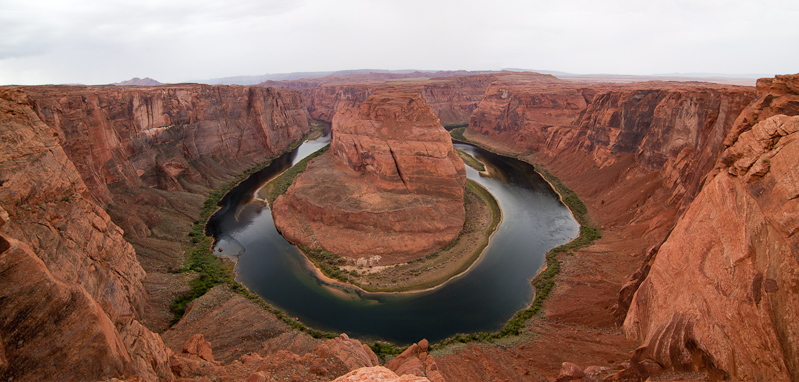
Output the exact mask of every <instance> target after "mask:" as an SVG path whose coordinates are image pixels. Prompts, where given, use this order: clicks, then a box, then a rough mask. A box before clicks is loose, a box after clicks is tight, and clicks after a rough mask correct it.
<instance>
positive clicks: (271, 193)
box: [264, 145, 330, 206]
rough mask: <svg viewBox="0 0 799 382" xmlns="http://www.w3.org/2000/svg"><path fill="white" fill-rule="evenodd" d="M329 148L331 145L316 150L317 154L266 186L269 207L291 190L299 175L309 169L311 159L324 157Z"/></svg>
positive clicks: (298, 163) (309, 156)
mask: <svg viewBox="0 0 799 382" xmlns="http://www.w3.org/2000/svg"><path fill="white" fill-rule="evenodd" d="M329 148H330V145H327V146H325V147H322V148H321V149H319V150H316V152H314V153H313V154H311V155H308V156H307V157H305V158H304V159H303V160H301V161H299V162H297V164H295V165H294V166H291V168H289V169H288V170H286V171H284V172H283V173H282V174H280V175H279V176H278V177H276V178H275V179H273V180H271V181H270V182H269V183H268V184H267V185H266V186H264V189H265V191H266V200H267V202H269V205H270V206H271V205H272V203H274V201H275V199H277V197H278V196H280V195H283V194H285V193H286V190H288V189H289V186H291V183H292V182H294V178H296V177H297V175H300V173H302V172H303V171H305V169H306V168H307V167H308V162H310V161H311V159H314V158H316V157H318V156H320V155H322V154H323V153H325V152H326V151H327V150H328V149H329Z"/></svg>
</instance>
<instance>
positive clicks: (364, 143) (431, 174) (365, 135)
mask: <svg viewBox="0 0 799 382" xmlns="http://www.w3.org/2000/svg"><path fill="white" fill-rule="evenodd" d="M332 134H333V140H332V143H331V149H330V152H329V153H326V154H324V155H322V156H321V157H319V158H317V159H315V160H314V161H313V162H311V163H310V164H309V165H308V168H307V170H306V171H305V172H304V173H302V174H301V175H300V176H298V177H297V179H296V180H295V182H294V184H293V185H292V186H291V187H290V188H289V190H288V191H287V192H286V194H285V195H283V196H280V197H278V199H277V200H276V201H275V203H274V205H273V209H272V213H273V216H274V217H275V225H276V226H277V228H278V229H279V230H280V232H281V233H282V234H283V235H284V236H285V237H286V238H287V239H288V240H289V241H291V242H294V243H298V244H302V245H303V246H305V247H307V248H310V249H312V250H325V251H329V252H332V253H334V254H337V255H341V256H344V257H346V258H348V259H350V260H351V261H352V262H355V263H357V264H361V263H363V265H384V264H394V263H398V262H404V261H408V260H411V259H414V258H418V257H420V256H424V255H427V254H429V253H431V252H432V251H434V250H435V249H436V248H440V247H442V246H444V245H446V244H448V243H450V242H451V241H452V240H454V239H455V238H456V237H457V236H458V234H459V233H460V231H461V229H462V227H463V222H464V219H465V210H464V206H463V195H464V184H465V178H466V171H465V168H464V165H463V161H461V159H460V158H459V157H458V155H457V154H456V153H455V151H454V150H453V148H452V143H451V141H450V138H449V135H448V134H447V132H446V131H445V130H444V129H443V128H442V127H441V124H440V123H439V120H438V118H436V116H435V115H434V114H433V112H432V110H431V109H430V107H429V106H428V105H427V104H426V103H425V101H424V100H423V99H422V97H421V96H420V95H419V93H418V92H415V91H413V90H410V91H409V90H405V89H384V90H382V91H379V92H375V94H373V95H371V96H370V97H369V98H368V99H367V100H366V101H365V102H363V103H362V104H360V105H358V104H357V103H350V104H349V105H347V106H346V107H343V108H341V109H340V110H339V112H338V114H337V115H336V118H335V119H334V121H333V131H332Z"/></svg>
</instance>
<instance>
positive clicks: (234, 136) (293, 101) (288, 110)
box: [25, 84, 308, 203]
mask: <svg viewBox="0 0 799 382" xmlns="http://www.w3.org/2000/svg"><path fill="white" fill-rule="evenodd" d="M25 91H26V92H27V93H28V94H30V96H31V98H33V99H34V100H35V109H36V111H37V113H38V114H39V117H40V118H41V119H42V120H43V121H44V122H45V123H47V124H48V125H49V126H51V127H52V128H53V129H54V130H55V131H56V132H57V133H58V136H59V138H60V140H61V143H62V145H63V147H64V150H65V151H66V152H67V155H68V156H69V157H70V159H71V160H72V161H73V162H74V163H75V165H76V167H77V168H78V171H79V172H80V173H81V176H82V177H83V180H84V182H85V183H86V184H87V185H88V186H89V189H90V191H91V192H92V194H93V195H94V196H95V197H96V198H98V200H100V201H102V202H105V203H107V202H110V201H112V200H113V196H112V195H111V191H109V190H108V186H107V185H108V184H111V183H117V182H121V183H123V184H125V185H127V186H132V187H138V186H148V187H158V188H161V189H165V190H183V186H182V184H181V180H180V179H181V178H187V179H189V181H190V182H191V183H200V184H205V185H208V184H213V178H214V177H217V178H219V177H221V174H220V172H221V173H222V174H224V173H232V172H235V170H234V171H231V170H230V169H225V168H224V167H235V168H243V167H244V166H245V165H246V164H250V163H252V162H255V161H258V160H263V159H264V158H267V157H269V156H270V155H272V154H275V153H278V152H281V151H283V150H284V149H285V148H286V147H287V146H288V145H289V144H291V143H292V142H295V141H297V140H298V139H299V138H300V137H302V136H303V134H305V133H307V132H308V119H307V113H306V111H305V108H304V107H303V105H302V103H301V100H300V97H299V95H298V94H297V93H296V92H294V91H289V90H280V89H271V88H261V87H237V86H209V85H195V84H189V85H175V86H161V87H154V88H145V87H134V88H126V87H78V86H47V87H29V88H25ZM220 165H221V166H220ZM219 167H223V168H221V169H220V168H219ZM203 178H205V179H203ZM209 178H210V179H209Z"/></svg>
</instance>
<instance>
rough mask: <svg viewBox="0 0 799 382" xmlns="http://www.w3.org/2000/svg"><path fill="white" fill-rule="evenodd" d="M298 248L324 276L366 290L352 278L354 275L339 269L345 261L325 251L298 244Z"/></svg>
mask: <svg viewBox="0 0 799 382" xmlns="http://www.w3.org/2000/svg"><path fill="white" fill-rule="evenodd" d="M297 248H299V249H300V250H301V251H302V252H303V253H305V255H306V256H307V257H308V259H310V260H311V262H312V263H314V265H315V266H316V267H317V268H318V269H319V270H321V271H322V274H324V275H325V276H327V277H330V278H331V279H335V280H339V281H343V282H345V283H350V284H352V285H355V286H357V287H359V288H362V289H364V287H363V286H362V285H361V284H359V283H358V282H356V281H355V280H353V279H352V278H350V276H352V274H350V273H349V272H345V271H342V270H341V269H340V268H339V267H338V266H339V265H340V264H343V263H344V259H342V258H341V257H340V256H338V255H336V254H333V253H330V252H328V251H324V250H314V249H309V248H306V247H304V246H302V245H300V244H297Z"/></svg>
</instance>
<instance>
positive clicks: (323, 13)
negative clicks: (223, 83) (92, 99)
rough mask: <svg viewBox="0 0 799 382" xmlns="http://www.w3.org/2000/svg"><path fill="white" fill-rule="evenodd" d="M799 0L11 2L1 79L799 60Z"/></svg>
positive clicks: (739, 66) (727, 67)
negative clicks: (798, 25) (798, 44)
mask: <svg viewBox="0 0 799 382" xmlns="http://www.w3.org/2000/svg"><path fill="white" fill-rule="evenodd" d="M797 17H799V2H796V1H793V0H773V1H771V2H769V3H768V6H766V5H764V3H761V2H759V1H749V0H735V1H733V0H694V1H684V0H676V1H668V2H667V1H648V2H645V1H633V0H611V1H601V2H599V1H593V0H591V1H589V0H563V1H557V2H556V1H540V0H525V1H510V0H495V1H492V2H485V1H473V0H468V1H467V0H461V1H456V0H440V1H429V0H425V1H421V0H383V1H374V0H338V1H326V0H306V1H282V0H273V1H245V0H238V1H211V0H193V1H188V0H175V1H164V0H157V1H156V0H141V1H112V0H73V1H68V2H66V1H45V0H26V1H18V0H0V35H2V36H3V39H0V84H2V83H44V82H65V83H74V82H84V83H108V82H115V81H120V80H124V79H127V78H130V77H133V76H138V77H144V76H149V77H153V78H156V79H158V80H160V81H167V82H176V81H187V80H197V79H204V78H212V77H222V76H234V75H253V74H264V73H278V72H292V71H324V70H339V69H354V68H383V69H409V68H413V69H416V68H418V69H470V70H477V69H500V68H502V67H520V68H531V69H549V70H561V71H571V72H579V73H596V72H606V73H629V74H649V73H658V72H699V71H702V72H731V73H733V72H785V71H786V70H787V71H791V70H793V71H796V67H797V63H799V52H798V51H797V50H796V49H793V48H792V46H793V45H795V43H796V41H799V28H796V27H795V25H794V20H796V19H797Z"/></svg>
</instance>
